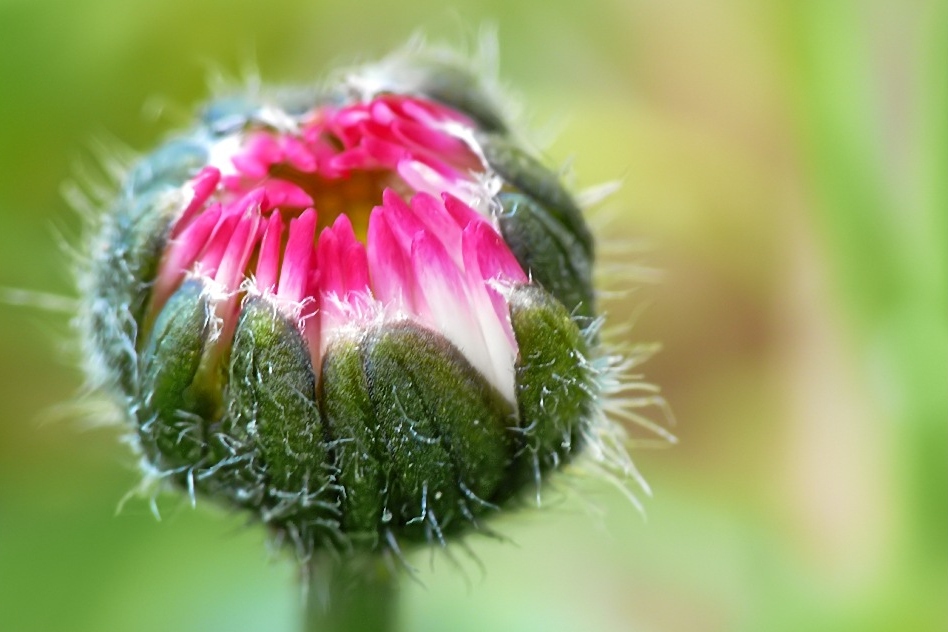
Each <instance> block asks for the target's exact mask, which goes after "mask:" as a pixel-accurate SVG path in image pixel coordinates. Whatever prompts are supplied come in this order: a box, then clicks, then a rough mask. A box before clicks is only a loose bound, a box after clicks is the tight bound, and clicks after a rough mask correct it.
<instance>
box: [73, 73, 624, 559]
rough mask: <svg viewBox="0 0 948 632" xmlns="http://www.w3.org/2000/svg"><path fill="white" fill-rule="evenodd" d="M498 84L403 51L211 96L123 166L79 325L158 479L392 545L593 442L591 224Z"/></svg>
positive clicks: (450, 530)
mask: <svg viewBox="0 0 948 632" xmlns="http://www.w3.org/2000/svg"><path fill="white" fill-rule="evenodd" d="M488 95H489V90H487V89H485V88H484V87H483V86H482V84H481V83H480V82H478V81H477V80H476V79H475V78H474V76H473V75H472V74H471V73H470V72H469V71H468V70H466V69H464V68H462V67H459V66H456V65H453V62H451V63H449V62H448V61H447V60H446V59H444V58H442V57H439V56H437V55H435V56H427V57H426V56H424V55H398V56H396V57H394V58H392V59H389V60H386V61H385V62H383V63H381V64H378V65H374V66H369V67H366V68H361V69H357V70H355V71H352V72H349V73H347V74H344V75H341V76H340V78H339V80H338V81H337V82H336V84H335V85H331V86H329V87H328V88H326V89H325V90H323V91H320V92H316V93H278V94H277V95H275V96H267V97H264V96H259V97H239V98H238V97H229V98H225V99H221V100H219V101H215V102H213V103H211V104H210V105H208V106H207V107H206V108H205V109H204V110H203V113H202V115H201V117H200V118H199V120H198V121H197V122H196V123H195V125H194V126H193V128H192V129H190V130H188V131H187V132H185V133H182V134H180V135H178V136H176V137H174V138H172V139H171V140H169V141H168V142H167V143H166V144H164V145H163V146H162V147H160V148H159V149H158V150H157V151H155V152H154V153H152V154H150V155H147V156H145V157H144V158H142V159H141V160H140V161H139V162H138V163H137V164H136V165H135V166H134V168H132V169H131V171H130V172H129V173H128V175H127V177H126V178H125V180H124V182H123V184H122V187H121V191H120V194H119V195H118V198H117V199H116V200H115V202H114V204H113V206H112V208H111V210H110V212H109V213H108V214H107V215H106V216H105V217H104V218H103V220H102V222H101V225H100V226H99V227H98V229H97V231H96V234H95V238H94V240H93V242H92V246H91V257H90V259H91V265H90V266H89V269H88V273H87V274H86V275H85V277H84V280H83V288H82V291H83V295H84V297H85V300H86V311H85V313H84V315H83V319H82V321H83V323H84V326H85V328H86V334H87V337H88V338H89V340H90V341H91V344H90V347H89V354H88V355H89V358H90V360H89V366H90V372H91V373H92V374H93V377H94V379H95V380H96V381H97V383H98V384H99V385H100V386H102V387H104V388H105V389H107V390H109V391H110V392H112V393H113V394H115V395H116V396H117V397H118V398H119V400H120V401H121V402H123V404H124V406H123V408H124V409H125V411H126V413H127V417H128V419H129V422H130V423H131V425H132V426H133V427H134V429H135V432H134V436H133V441H132V442H133V444H134V445H135V447H136V449H137V450H138V452H139V453H140V455H141V462H142V467H143V470H144V472H145V474H146V477H147V480H149V481H151V482H155V481H160V482H165V483H167V484H168V485H170V486H173V487H178V488H180V489H182V490H185V491H186V493H188V494H189V495H190V496H191V498H192V499H195V500H196V499H200V498H209V499H213V500H215V501H217V502H219V503H223V504H225V505H229V506H232V507H236V508H240V509H241V510H244V511H246V512H249V513H250V514H251V515H252V516H253V517H255V518H256V519H258V520H259V521H260V522H262V523H264V524H265V525H266V526H267V527H269V528H270V529H271V530H272V532H273V533H274V534H276V535H277V536H279V537H280V538H281V539H282V541H285V542H288V543H290V544H291V545H292V546H293V547H294V548H295V550H296V552H297V553H298V555H299V556H300V557H301V559H304V560H309V559H311V558H312V559H317V558H319V557H320V553H321V552H323V551H333V552H334V553H335V554H336V556H337V557H339V554H340V553H341V554H343V555H342V557H345V554H347V553H351V552H363V553H365V554H367V555H369V556H372V555H375V554H376V553H382V554H386V553H387V554H392V553H395V554H396V555H399V556H400V555H401V554H400V551H401V550H402V549H403V548H404V547H405V546H406V545H410V544H411V543H414V542H419V543H424V542H434V543H441V544H444V543H445V542H446V541H448V539H450V538H451V537H453V536H454V534H457V533H462V532H464V531H468V530H472V529H478V528H480V527H481V526H482V524H483V522H484V520H485V519H487V518H488V517H490V516H491V515H494V514H496V513H498V512H499V511H501V510H502V509H503V508H504V507H505V506H507V505H510V504H511V503H512V502H514V501H515V500H516V499H517V498H518V497H522V496H525V495H533V494H535V493H536V491H537V490H538V489H539V487H540V486H541V485H542V484H543V481H544V479H545V477H546V476H547V474H548V473H550V472H551V471H553V470H555V469H557V468H558V467H560V466H561V465H563V464H564V463H567V462H569V461H570V460H571V459H573V457H574V456H576V455H577V454H578V453H579V452H580V451H581V450H582V449H583V447H584V445H585V444H587V443H590V441H592V440H593V438H594V437H596V436H597V432H598V429H597V427H596V426H597V423H599V420H600V419H601V417H602V414H601V409H602V403H601V401H600V394H601V391H602V390H603V388H608V379H607V378H604V376H603V370H602V366H603V360H602V358H603V357H605V356H606V355H607V354H604V353H603V351H602V350H601V349H600V348H599V342H598V335H597V330H598V325H599V323H600V320H599V319H598V317H597V311H596V303H595V294H594V291H593V287H592V266H593V260H594V245H593V240H592V237H591V235H590V232H589V230H588V229H587V226H586V223H585V221H584V218H583V215H582V213H581V211H580V208H579V206H578V205H577V202H576V201H575V200H574V198H573V197H572V196H571V194H570V193H569V192H568V191H567V190H566V189H564V187H563V186H562V184H561V183H560V180H559V178H558V176H557V174H556V173H555V172H553V171H551V170H550V169H549V168H547V167H546V166H545V165H544V164H543V163H541V162H540V161H539V160H538V159H537V158H536V157H534V156H532V155H531V154H530V153H529V152H527V151H525V150H524V149H523V148H522V147H521V146H520V145H519V144H518V142H517V141H516V140H515V136H514V135H513V134H511V133H510V131H509V128H508V123H507V121H506V119H505V117H504V116H503V115H502V114H501V111H500V110H499V109H498V108H497V107H496V106H495V105H494V104H493V100H492V99H491V98H490V97H489V96H488ZM600 448H601V446H600Z"/></svg>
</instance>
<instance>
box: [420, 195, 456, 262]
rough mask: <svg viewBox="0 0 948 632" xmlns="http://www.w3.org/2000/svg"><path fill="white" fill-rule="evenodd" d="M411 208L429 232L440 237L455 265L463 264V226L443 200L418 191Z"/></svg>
mask: <svg viewBox="0 0 948 632" xmlns="http://www.w3.org/2000/svg"><path fill="white" fill-rule="evenodd" d="M411 209H412V211H414V213H415V217H417V218H418V219H420V220H421V221H422V222H423V223H424V225H425V228H426V229H427V232H428V233H430V234H432V235H436V236H437V237H438V239H439V240H440V241H441V243H442V245H443V246H444V247H445V250H446V251H447V253H448V254H449V255H450V256H451V258H452V260H453V261H454V263H455V265H457V266H458V267H461V266H463V262H462V260H461V227H459V226H458V224H457V222H455V221H454V218H452V217H451V215H449V214H448V212H447V210H446V209H445V208H444V204H443V203H442V202H441V200H440V199H439V198H436V197H434V196H432V195H429V194H427V193H417V194H416V195H415V196H414V197H413V198H412V199H411Z"/></svg>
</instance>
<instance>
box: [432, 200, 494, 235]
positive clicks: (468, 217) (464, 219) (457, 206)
mask: <svg viewBox="0 0 948 632" xmlns="http://www.w3.org/2000/svg"><path fill="white" fill-rule="evenodd" d="M441 199H442V200H443V201H444V208H445V209H447V211H448V213H449V214H450V215H451V218H452V219H454V221H455V223H456V224H457V225H458V226H460V227H461V228H467V226H469V225H470V224H482V223H486V222H487V218H486V217H484V216H483V215H481V214H480V213H478V212H477V211H475V210H474V209H472V208H471V207H470V206H468V205H467V204H465V203H464V202H462V201H461V200H460V199H458V198H457V197H455V196H453V195H451V194H450V193H442V194H441Z"/></svg>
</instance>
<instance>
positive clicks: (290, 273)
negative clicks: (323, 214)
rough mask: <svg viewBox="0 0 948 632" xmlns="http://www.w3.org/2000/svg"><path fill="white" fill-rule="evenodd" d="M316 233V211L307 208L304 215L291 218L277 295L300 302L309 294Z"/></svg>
mask: <svg viewBox="0 0 948 632" xmlns="http://www.w3.org/2000/svg"><path fill="white" fill-rule="evenodd" d="M315 233H316V211H315V210H313V209H311V208H310V209H306V210H305V211H304V212H303V214H302V215H300V216H299V217H297V218H295V219H293V220H290V230H289V239H288V240H287V243H286V249H285V250H284V251H283V267H282V268H281V269H280V285H279V288H278V290H277V296H278V297H280V298H281V299H285V300H288V301H295V302H299V301H301V300H303V298H305V297H306V296H308V295H309V292H307V290H308V289H309V288H308V287H307V286H308V281H309V271H310V262H311V261H312V258H313V254H314V250H315V249H314V248H313V238H314V237H315Z"/></svg>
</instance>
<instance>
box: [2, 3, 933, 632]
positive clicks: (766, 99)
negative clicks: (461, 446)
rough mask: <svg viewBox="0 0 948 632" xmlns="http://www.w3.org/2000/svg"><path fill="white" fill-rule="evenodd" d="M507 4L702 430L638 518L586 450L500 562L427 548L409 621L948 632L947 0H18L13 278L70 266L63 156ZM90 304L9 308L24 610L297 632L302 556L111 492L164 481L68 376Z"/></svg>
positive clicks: (6, 473) (5, 444)
mask: <svg viewBox="0 0 948 632" xmlns="http://www.w3.org/2000/svg"><path fill="white" fill-rule="evenodd" d="M484 23H492V24H494V25H495V26H496V29H497V32H498V36H499V40H500V44H501V48H500V68H501V77H502V79H503V81H504V82H505V83H507V84H509V85H511V86H514V87H515V89H516V91H517V92H518V93H519V94H520V95H521V97H522V101H523V103H524V104H525V108H524V113H525V115H526V118H527V120H528V121H529V123H530V124H531V126H532V128H533V129H534V130H535V132H536V136H537V137H540V138H548V139H551V142H550V143H549V144H548V145H547V149H546V154H547V157H548V159H549V160H550V161H551V163H553V164H563V163H565V162H567V161H571V162H572V165H573V172H574V173H575V182H576V185H577V186H578V187H585V186H589V185H594V184H597V183H599V182H603V181H608V180H614V179H617V178H618V179H621V180H622V181H623V182H624V186H623V188H622V189H621V191H620V192H619V193H618V194H617V195H616V196H614V198H613V199H612V201H611V203H610V204H608V205H607V208H606V210H608V211H610V212H611V213H610V216H611V217H612V219H611V223H604V222H603V221H601V220H602V218H603V217H604V215H602V214H601V215H600V216H599V220H597V226H599V227H600V230H603V231H604V232H608V235H609V244H608V246H609V250H610V252H612V255H611V256H612V262H613V263H615V262H617V261H627V262H633V263H635V264H636V265H639V266H644V267H647V268H652V269H657V270H660V271H661V274H660V275H655V274H646V275H645V279H644V281H645V282H642V283H637V284H636V285H635V287H636V291H635V292H633V293H631V294H630V295H629V296H627V297H626V298H622V299H618V300H615V301H613V302H612V303H611V304H610V306H609V307H610V318H611V321H612V322H613V323H626V322H630V321H632V320H634V321H635V325H634V328H633V329H632V334H631V336H632V337H633V338H634V339H635V340H641V341H660V342H661V343H662V346H663V350H662V351H661V353H660V354H658V355H657V356H656V357H655V358H654V359H653V360H651V361H650V362H649V363H648V364H647V365H645V367H643V370H644V372H645V374H646V376H647V377H648V378H649V379H650V380H652V381H654V382H655V383H657V384H660V385H661V386H662V387H663V389H664V393H665V395H666V397H667V399H668V401H669V402H670V403H671V405H672V406H673V409H674V412H675V415H676V417H677V419H678V422H677V425H676V426H675V428H674V432H675V433H676V435H677V436H678V438H679V443H678V445H677V446H675V447H672V448H662V447H656V446H655V445H654V444H655V442H654V441H651V442H650V441H641V442H639V444H638V446H637V447H636V449H635V450H634V452H633V454H634V457H635V459H636V462H637V464H638V465H639V467H640V469H641V470H642V471H643V472H644V474H645V476H646V477H647V479H648V480H649V482H650V483H651V485H652V488H653V489H654V496H653V497H652V498H648V499H645V500H644V505H645V516H643V515H642V514H640V513H639V512H637V511H636V510H635V509H634V508H633V507H632V506H631V505H630V504H629V503H628V501H626V500H625V499H624V498H623V497H622V496H621V495H620V494H619V493H618V492H616V491H614V490H613V489H611V488H610V487H609V486H607V485H606V484H604V483H602V482H600V481H596V480H585V479H582V478H577V479H575V480H571V481H570V483H569V485H567V486H566V487H572V488H575V489H576V490H578V491H577V492H574V493H565V494H563V497H562V499H558V500H556V501H555V502H552V503H551V504H550V506H549V507H547V508H546V509H544V510H542V511H532V512H527V513H524V514H520V515H517V516H514V517H513V518H510V519H504V520H501V521H500V522H499V523H498V524H496V525H495V526H496V527H497V528H498V529H499V530H500V531H502V532H503V533H505V534H506V535H508V536H509V537H510V538H511V539H512V540H514V542H515V544H509V543H501V542H496V541H493V540H489V539H486V538H472V539H471V540H470V541H469V544H470V548H471V549H472V551H473V553H474V554H475V555H476V557H477V558H478V559H479V560H480V562H481V563H482V565H483V567H484V570H483V572H482V571H481V570H480V569H479V567H478V565H477V564H476V563H473V562H471V561H466V555H465V554H464V553H463V552H462V551H461V550H459V549H458V550H456V551H455V553H456V557H458V558H459V560H460V561H459V564H460V566H461V567H462V570H461V571H459V570H456V569H455V567H454V565H453V564H452V562H451V561H450V560H448V559H447V558H446V557H445V556H443V555H439V556H436V558H435V561H434V564H433V570H432V565H430V564H429V563H428V556H427V555H418V556H416V557H415V558H414V562H415V563H416V564H417V565H419V566H420V567H421V569H422V570H421V579H422V581H423V584H424V586H423V587H421V586H417V585H414V584H411V585H408V586H407V588H406V594H405V599H404V604H403V609H402V612H401V615H400V616H401V618H402V628H403V629H404V630H412V631H415V630H417V631H430V632H437V631H444V630H462V631H468V630H469V631H471V632H474V631H478V632H479V631H482V630H492V631H496V632H501V631H510V632H514V631H517V632H527V631H531V632H532V631H544V632H545V631H552V632H556V631H563V632H573V631H584V632H585V631H590V632H599V631H620V630H622V631H625V630H636V631H637V630H643V631H646V630H647V631H688V632H692V631H717V630H721V631H729V630H747V631H770V630H827V631H830V630H832V631H836V630H854V631H855V630H859V631H865V630H880V631H882V630H906V631H916V630H918V631H923V630H924V631H928V630H931V631H936V630H946V629H948V457H946V452H948V401H946V400H948V366H946V365H948V298H946V296H948V278H946V277H948V265H946V256H948V247H946V242H948V221H946V218H948V184H946V183H948V72H946V69H948V10H946V3H945V2H935V1H926V0H911V1H906V0H891V1H890V0H862V1H857V0H781V1H778V0H771V1H760V2H752V1H748V0H721V1H719V2H713V3H709V2H705V1H703V0H672V1H668V0H597V1H595V2H586V3H580V2H570V1H566V0H555V1H551V0H545V1H543V2H540V1H537V2H531V1H522V2H515V1H510V0H504V1H501V0H491V1H488V2H474V1H473V0H472V1H470V2H460V3H455V4H454V5H453V7H448V6H446V5H445V4H444V3H442V2H431V1H428V0H404V1H403V2H398V3H390V4H382V3H374V2H364V1H362V0H350V1H348V2H334V3H329V2H325V3H319V2H304V1H302V0H300V1H291V0H271V1H269V2H266V3H264V2H250V1H244V0H227V1H224V0H218V1H208V2H194V1H192V0H187V1H185V0H165V1H163V2H136V1H130V0H82V1H79V2H72V1H68V2H67V1H66V0H58V1H57V0H29V1H27V0H0V286H3V287H7V288H26V289H32V290H40V291H43V292H49V293H52V294H55V295H66V296H68V295H70V294H71V293H72V290H71V285H70V274H71V270H70V267H71V263H70V260H69V258H68V256H66V255H64V252H63V246H62V243H61V242H62V241H63V240H64V241H65V242H66V243H67V244H68V243H72V244H75V239H76V236H77V235H78V234H79V231H80V223H79V221H78V219H77V217H76V215H75V213H73V212H72V211H70V210H69V208H68V205H67V204H66V203H65V202H64V200H63V196H62V194H61V186H62V183H63V182H64V181H67V180H69V179H70V178H73V177H74V176H75V174H76V173H77V168H79V167H77V165H79V166H80V167H81V166H82V165H85V166H89V165H94V164H95V160H94V159H93V158H91V157H90V156H91V155H92V154H94V151H92V150H90V148H94V147H95V146H96V143H97V142H98V141H100V140H102V139H105V140H106V143H107V144H114V143H116V142H117V141H116V140H114V139H119V140H120V141H121V142H122V143H126V144H127V145H128V146H129V147H131V148H133V149H139V150H144V149H147V148H149V147H151V146H153V145H154V144H155V143H156V142H157V141H158V140H159V139H160V138H161V137H162V136H163V135H164V134H166V133H167V132H168V131H169V130H170V129H173V128H174V127H175V126H179V125H181V124H183V123H184V122H185V121H187V118H188V116H189V114H190V112H192V110H193V107H194V106H195V105H196V104H197V103H199V102H200V101H201V100H202V99H203V98H206V97H207V95H208V88H207V79H208V76H209V75H216V74H220V73H223V74H224V75H229V76H234V77H240V76H244V75H246V74H247V68H248V67H254V66H255V67H256V68H258V70H259V73H260V75H262V76H263V77H265V78H266V79H267V80H270V81H277V82H306V81H310V80H312V79H314V78H316V77H318V76H320V75H321V74H322V73H323V72H324V71H325V70H326V69H327V68H330V67H332V66H333V65H334V64H335V63H337V62H351V61H353V60H358V59H371V58H373V57H376V56H378V55H380V54H383V53H384V52H386V51H387V50H390V49H391V48H393V47H395V46H397V45H399V44H401V43H402V42H404V41H405V40H406V39H407V37H408V36H409V35H410V34H411V33H412V32H413V31H414V30H415V29H417V28H418V27H423V28H424V29H425V30H426V31H427V32H428V33H429V34H431V35H432V36H433V37H434V38H441V39H446V40H449V41H465V40H466V41H468V42H470V41H471V40H473V39H476V31H477V29H478V28H479V26H480V25H482V24H484ZM603 227H605V228H603ZM656 276H660V277H661V278H660V279H657V278H655V277H656ZM656 281H658V282H656ZM3 298H4V300H5V301H6V302H7V303H9V302H11V301H12V302H16V301H17V300H18V299H20V298H22V296H20V295H18V294H15V293H10V292H5V293H4V295H3ZM68 320H69V314H68V313H63V312H56V311H53V312H47V311H43V310H38V309H32V308H29V307H22V306H20V307H17V306H13V305H9V304H5V305H0V629H2V630H5V631H11V632H47V631H54V630H55V631H97V632H101V631H110V630H117V631H124V630H138V631H143V632H152V631H154V632H159V631H167V630H179V631H184V632H188V631H202V632H203V631H216V630H228V631H232V630H268V631H276V632H282V631H287V632H289V631H291V630H295V629H296V628H297V626H298V624H299V603H300V593H299V589H298V587H297V585H296V575H295V571H294V569H293V567H292V565H291V564H290V563H289V561H288V560H287V559H286V558H285V557H284V556H282V555H280V554H279V553H275V552H268V551H267V549H266V548H265V546H264V544H263V542H264V538H263V535H262V534H261V533H260V531H259V530H258V529H256V528H247V527H245V525H244V523H243V521H242V519H241V518H240V517H238V516H233V515H228V514H226V513H225V512H222V511H219V510H217V509H215V508H214V507H210V506H206V505H205V506H199V507H198V508H197V509H191V508H190V507H189V506H187V505H183V504H181V503H179V502H176V501H175V500H174V499H173V498H172V499H168V498H165V499H163V500H162V501H161V507H162V513H163V520H162V521H161V522H157V521H155V519H154V518H153V517H152V516H151V514H150V511H149V508H148V506H147V504H146V503H144V502H142V501H139V500H132V501H130V502H129V503H127V504H126V505H125V507H124V509H123V511H122V512H120V513H118V515H116V509H117V506H118V502H119V500H120V499H121V498H122V497H123V495H125V493H126V492H127V491H128V490H130V489H131V488H132V487H133V486H134V484H135V482H136V474H135V472H134V469H133V468H132V462H131V458H130V456H129V454H128V453H127V450H126V449H125V448H124V447H123V446H121V445H119V444H118V443H117V441H116V437H117V433H116V432H115V431H114V430H110V429H101V428H98V429H96V428H92V427H90V426H91V424H90V423H89V420H90V419H93V420H94V419H95V414H93V413H90V412H89V411H88V410H76V409H75V407H72V406H69V405H68V403H69V402H70V401H72V400H73V399H74V396H75V393H76V391H77V389H78V388H79V386H80V383H81V375H80V374H79V373H78V371H77V370H76V368H75V361H76V358H75V353H74V352H73V351H72V348H73V347H71V346H70V333H69V330H68V327H67V322H68ZM64 404H65V405H64ZM637 435H638V436H642V435H641V433H637Z"/></svg>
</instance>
